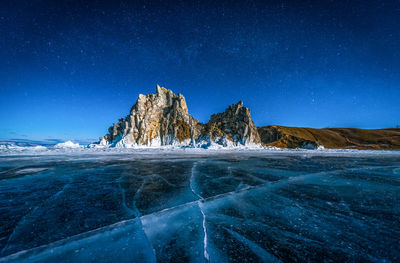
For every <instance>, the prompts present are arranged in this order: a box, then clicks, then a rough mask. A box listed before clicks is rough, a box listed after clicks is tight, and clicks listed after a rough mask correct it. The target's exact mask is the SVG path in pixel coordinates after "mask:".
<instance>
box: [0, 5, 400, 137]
mask: <svg viewBox="0 0 400 263" xmlns="http://www.w3.org/2000/svg"><path fill="white" fill-rule="evenodd" d="M399 23H400V1H345V0H340V1H339V0H338V1H324V0H319V1H307V0H305V1H219V0H218V1H210V2H207V1H176V2H171V1H162V2H161V1H160V2H156V1H151V2H147V1H146V2H141V1H130V2H129V1H64V0H57V1H53V0H51V1H50V0H49V1H40V0H27V1H19V0H17V1H11V0H9V1H7V0H6V1H2V3H1V6H0V36H1V37H0V61H1V62H0V65H1V70H0V139H9V138H29V139H45V138H62V139H89V138H90V139H91V138H95V139H96V138H98V137H99V136H102V135H104V134H105V133H106V130H107V128H108V126H110V125H111V123H112V122H115V121H117V119H118V118H119V117H124V116H125V115H126V114H128V112H129V109H130V107H131V106H132V105H133V104H134V103H135V101H136V99H137V96H138V94H139V93H144V94H147V93H153V92H154V91H155V86H156V84H157V83H158V84H160V85H163V86H165V87H166V88H169V89H172V90H173V91H175V92H176V93H178V92H179V93H182V94H183V95H185V97H186V100H187V102H188V107H189V111H190V113H191V114H192V115H193V116H194V117H196V118H198V119H199V120H200V121H202V122H207V121H208V119H209V116H210V115H211V114H212V113H214V112H220V111H223V110H224V109H225V108H226V107H227V106H228V105H229V104H232V103H236V102H237V101H239V100H243V101H244V104H245V106H247V107H249V108H250V110H251V113H252V117H253V120H254V122H255V123H256V125H257V126H264V125H270V124H280V125H287V126H311V127H359V128H384V127H394V126H396V125H400V117H399V116H400V26H399Z"/></svg>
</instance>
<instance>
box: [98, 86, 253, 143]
mask: <svg viewBox="0 0 400 263" xmlns="http://www.w3.org/2000/svg"><path fill="white" fill-rule="evenodd" d="M260 143H261V140H260V137H259V136H258V132H257V128H256V126H255V125H254V123H253V121H252V120H251V117H250V110H249V109H248V108H246V107H244V106H243V102H239V103H238V104H233V105H232V106H229V108H228V109H226V111H225V112H223V113H218V114H214V115H212V116H211V119H210V121H209V122H208V123H207V124H201V123H199V121H198V120H196V119H195V118H193V117H192V116H191V115H190V114H189V112H188V108H187V105H186V101H185V97H183V95H181V94H178V95H175V94H174V93H173V92H172V91H171V90H168V89H165V88H163V87H160V86H158V85H157V92H156V93H155V94H148V95H142V94H140V95H139V98H138V100H137V102H136V104H135V105H134V106H133V107H132V109H131V111H130V114H129V115H128V116H126V117H125V118H121V119H119V121H118V122H117V123H114V124H113V126H111V127H110V128H109V129H108V134H106V135H105V136H104V137H101V138H100V143H99V144H100V145H103V146H115V147H130V146H135V145H145V146H162V145H198V146H202V147H206V146H210V145H212V144H219V145H222V146H236V145H250V144H260Z"/></svg>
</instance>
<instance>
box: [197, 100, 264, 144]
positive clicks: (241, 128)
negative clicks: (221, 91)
mask: <svg viewBox="0 0 400 263" xmlns="http://www.w3.org/2000/svg"><path fill="white" fill-rule="evenodd" d="M202 136H203V137H202V138H207V137H208V138H209V139H211V141H215V142H220V144H225V145H226V144H229V143H230V142H231V143H232V144H233V145H249V144H260V143H261V140H260V136H259V135H258V131H257V127H256V126H255V125H254V123H253V121H252V120H251V116H250V110H249V109H248V108H246V107H244V106H243V102H242V101H240V102H239V103H237V104H232V106H229V107H228V108H227V109H226V110H225V112H222V113H217V114H213V115H212V116H211V119H210V121H209V122H208V123H207V124H205V125H204V127H203V130H202ZM226 146H227V145H226Z"/></svg>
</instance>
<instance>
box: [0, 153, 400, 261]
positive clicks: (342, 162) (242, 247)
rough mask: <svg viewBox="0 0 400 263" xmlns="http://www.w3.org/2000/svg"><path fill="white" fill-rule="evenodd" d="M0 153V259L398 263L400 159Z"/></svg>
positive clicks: (351, 155) (338, 155) (358, 155)
mask: <svg viewBox="0 0 400 263" xmlns="http://www.w3.org/2000/svg"><path fill="white" fill-rule="evenodd" d="M0 150H1V151H0V262H57V263H61V262H294V261H296V262H322V261H325V262H399V261H400V152H395V151H393V152H391V151H340V150H338V151H333V150H332V151H329V150H324V151H317V150H293V151H290V150H271V149H270V150H268V149H263V150H201V149H127V150H115V151H113V150H110V149H107V150H101V149H97V150H94V149H70V150H65V149H52V150H48V149H45V148H40V147H39V148H35V149H34V148H32V149H28V150H27V149H25V148H18V149H9V148H3V149H0Z"/></svg>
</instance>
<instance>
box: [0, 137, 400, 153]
mask: <svg viewBox="0 0 400 263" xmlns="http://www.w3.org/2000/svg"><path fill="white" fill-rule="evenodd" d="M229 153H232V154H235V153H236V154H266V155H271V154H294V155H297V154H308V155H327V156H336V155H338V156H342V155H357V156H360V155H362V156H370V155H371V156H376V155H385V156H387V155H394V156H400V151H399V150H356V149H325V148H319V149H300V148H297V149H287V148H276V147H263V146H260V145H249V146H233V147H222V146H214V147H209V148H202V147H193V146H173V145H171V146H135V147H130V148H114V147H94V148H93V147H89V146H88V145H79V144H78V143H73V142H71V141H67V142H65V143H59V144H56V145H53V146H16V145H0V156H12V155H82V154H84V155H86V154H93V155H96V154H99V155H120V154H122V155H124V154H125V155H132V154H134V155H154V156H157V155H160V154H166V155H169V154H176V155H187V154H189V155H192V154H193V155H216V154H229Z"/></svg>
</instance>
